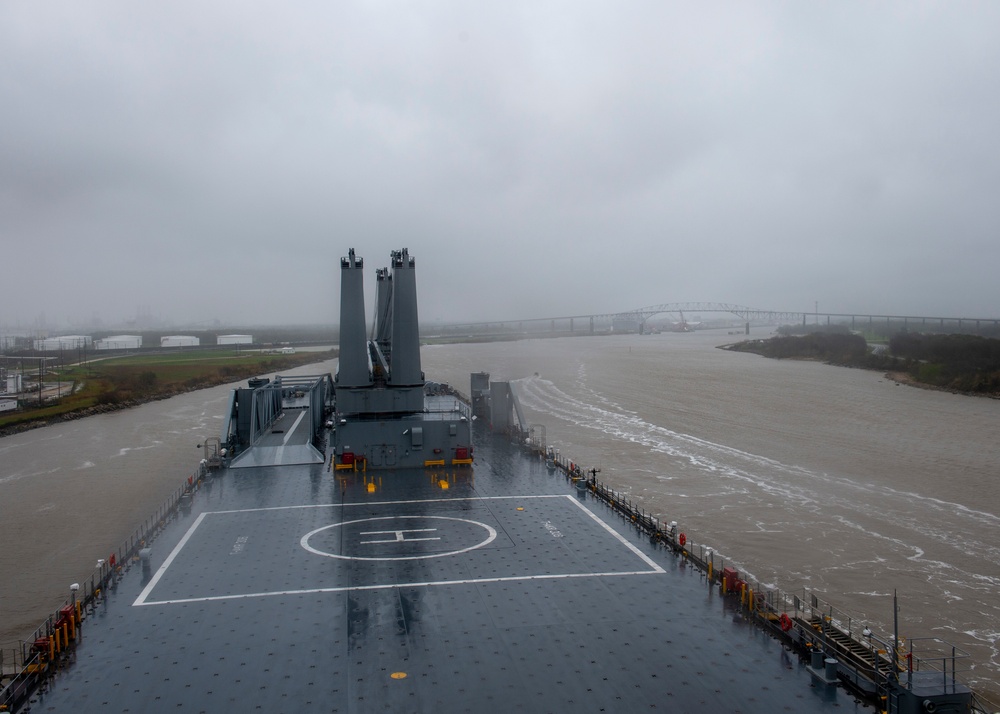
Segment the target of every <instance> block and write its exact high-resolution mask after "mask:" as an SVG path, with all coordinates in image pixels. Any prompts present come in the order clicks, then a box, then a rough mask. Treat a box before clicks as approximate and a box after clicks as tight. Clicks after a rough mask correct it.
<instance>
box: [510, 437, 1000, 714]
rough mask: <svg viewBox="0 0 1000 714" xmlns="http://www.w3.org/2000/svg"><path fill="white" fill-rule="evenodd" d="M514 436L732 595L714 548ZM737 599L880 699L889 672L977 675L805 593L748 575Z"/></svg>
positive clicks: (982, 706) (947, 652)
mask: <svg viewBox="0 0 1000 714" xmlns="http://www.w3.org/2000/svg"><path fill="white" fill-rule="evenodd" d="M512 431H514V432H517V430H512ZM510 436H511V438H512V440H514V441H515V443H518V444H520V445H521V446H522V448H524V449H526V450H528V451H529V452H531V453H533V454H535V455H536V456H537V457H538V458H540V459H544V460H545V461H546V462H547V463H548V464H549V465H550V466H551V467H554V468H556V469H558V470H559V471H561V472H562V473H563V474H564V476H565V477H566V478H567V479H569V480H571V481H573V482H574V483H576V484H577V485H578V487H581V486H582V487H583V488H586V490H588V491H590V492H591V493H592V494H593V495H594V496H595V497H597V498H598V499H600V500H601V501H603V502H604V503H606V504H607V505H608V506H609V507H611V508H612V509H613V510H615V511H617V512H618V513H619V514H620V515H621V516H622V518H624V519H625V520H627V521H629V522H631V523H632V524H634V525H635V527H636V528H637V529H638V530H640V531H642V532H643V533H644V534H645V535H648V536H649V537H650V539H651V540H652V541H653V542H654V543H659V544H660V545H662V546H665V547H668V548H670V549H671V550H672V551H674V552H675V553H677V554H679V555H681V556H682V557H684V558H685V559H686V560H687V561H688V562H690V563H691V564H693V565H695V566H696V567H697V568H698V569H699V570H700V571H701V572H702V573H703V574H704V576H705V578H706V580H707V582H708V584H709V585H715V584H718V585H719V587H720V588H721V589H722V591H723V592H724V593H725V592H726V586H725V582H726V581H725V578H724V572H725V569H726V561H725V559H724V558H722V557H721V556H720V555H719V554H718V553H716V552H714V551H713V549H712V548H711V547H709V546H706V545H703V544H699V543H695V542H693V541H692V539H691V538H690V537H689V536H688V535H686V534H685V533H683V532H681V531H680V528H679V526H678V525H677V523H676V522H675V521H670V522H669V523H666V522H664V521H662V520H661V519H660V518H659V517H657V516H654V515H653V514H650V513H648V512H646V511H645V510H644V508H643V507H642V506H641V505H640V504H637V503H634V502H633V501H632V500H631V497H630V495H629V494H627V493H625V492H621V491H617V490H615V489H613V488H611V487H609V486H608V485H606V484H604V483H602V482H601V481H599V480H598V478H597V473H598V472H599V469H589V470H588V469H585V468H583V467H581V466H580V465H579V464H576V463H574V462H573V461H570V460H569V459H566V458H565V457H563V456H562V455H561V454H560V453H559V451H558V450H557V449H555V448H554V447H552V446H546V445H545V444H544V442H541V443H540V440H538V439H532V438H530V436H532V434H530V433H529V432H517V433H512V434H511V435H510ZM734 570H737V569H734ZM731 594H734V595H738V596H739V598H740V600H739V603H740V607H741V608H743V609H744V610H745V611H746V612H747V613H748V614H749V615H750V616H751V617H752V618H753V619H755V620H756V621H757V622H758V624H760V625H761V626H762V627H764V628H765V629H766V630H768V631H769V632H771V634H773V635H775V636H776V637H779V638H783V639H784V640H785V641H787V642H789V643H790V644H792V645H794V646H796V647H797V648H798V649H799V650H800V651H806V652H816V653H820V654H824V655H825V654H835V655H836V659H837V660H838V664H839V665H841V666H840V667H839V668H838V670H839V676H840V678H841V679H844V680H845V681H846V682H848V683H849V684H851V685H852V686H853V687H854V688H855V689H856V690H858V691H861V692H863V693H865V694H866V695H868V696H870V697H873V698H876V699H877V698H878V697H880V696H884V694H885V691H886V682H887V678H888V677H889V676H890V673H891V672H895V673H896V675H895V676H896V677H898V675H900V674H903V673H905V672H907V671H909V670H910V669H911V668H916V667H920V668H923V669H924V670H931V671H940V672H942V676H944V677H951V678H952V681H954V682H958V677H957V675H958V674H959V673H962V672H968V671H970V670H971V667H965V668H960V662H962V661H965V658H966V657H968V655H967V653H964V652H962V651H961V650H959V649H958V648H954V647H953V646H952V645H951V644H950V643H947V642H945V641H943V640H939V639H936V638H920V639H916V640H911V641H909V645H908V644H907V640H905V639H904V638H899V641H898V642H894V640H895V638H893V637H892V636H886V635H882V634H879V633H877V632H875V631H874V630H873V629H872V628H871V627H870V626H869V624H868V622H867V620H865V619H858V618H857V617H854V616H852V615H851V614H850V613H847V612H845V611H843V610H841V609H839V608H837V607H836V606H834V605H833V604H831V603H829V602H827V601H825V600H823V599H822V598H821V597H819V596H818V595H816V594H815V593H812V592H809V591H808V590H807V589H806V588H801V589H799V590H796V591H794V592H783V591H781V590H780V589H778V588H775V587H772V586H768V585H765V584H762V583H760V582H759V581H758V580H756V579H755V578H753V577H750V576H748V575H747V574H746V573H742V574H741V576H740V577H739V579H738V585H737V588H736V592H735V593H731ZM914 643H921V646H920V647H919V648H918V647H917V646H915V645H914ZM931 643H936V647H935V648H928V647H927V646H926V645H929V644H931ZM894 649H895V651H893V650H894ZM996 711H1000V707H998V706H997V705H996V704H994V703H992V702H988V701H987V700H986V699H985V698H984V697H982V696H981V695H977V694H975V693H973V712H975V713H977V714H978V713H980V712H983V713H985V712H996Z"/></svg>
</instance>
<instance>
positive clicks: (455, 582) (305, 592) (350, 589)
mask: <svg viewBox="0 0 1000 714" xmlns="http://www.w3.org/2000/svg"><path fill="white" fill-rule="evenodd" d="M663 572H665V571H663V570H659V571H654V570H634V571H629V572H621V573H562V574H559V575H512V576H510V577H506V578H472V579H469V580H435V581H428V582H425V583H385V584H380V585H353V586H347V587H341V588H308V589H305V590H278V591H275V592H269V593H241V594H239V595H212V596H210V597H192V598H183V599H176V600H157V601H153V602H141V603H140V602H135V603H133V604H134V605H182V604H184V603H190V602H212V601H215V600H242V599H246V598H256V597H275V596H278V595H311V594H316V593H345V592H356V591H359V590H386V589H388V588H428V587H436V586H441V585H479V584H481V583H510V582H516V581H518V580H565V579H567V578H619V577H627V576H632V575H658V574H660V573H663Z"/></svg>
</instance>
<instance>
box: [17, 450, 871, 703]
mask: <svg viewBox="0 0 1000 714" xmlns="http://www.w3.org/2000/svg"><path fill="white" fill-rule="evenodd" d="M371 481H373V482H374V483H375V491H374V492H369V490H368V488H367V482H371ZM442 482H444V484H446V485H447V488H442V485H443V484H442ZM153 551H154V557H153V561H154V564H153V569H152V572H151V573H150V574H149V576H148V577H144V576H143V574H142V572H141V568H139V567H133V568H131V570H130V571H129V572H127V573H126V574H125V576H124V577H123V578H122V580H121V582H120V583H119V584H118V586H117V588H116V589H115V590H114V591H113V592H111V593H109V596H108V597H107V599H106V600H105V602H104V603H103V604H102V605H100V606H99V607H98V608H97V609H96V611H95V612H94V614H92V615H91V616H90V617H89V618H88V619H87V620H86V621H85V623H84V625H83V638H82V642H81V644H80V645H79V647H78V649H77V654H76V662H75V664H74V665H72V666H70V667H68V668H67V669H65V671H63V672H62V673H61V674H60V675H59V676H58V677H57V678H56V679H55V680H54V682H53V684H52V685H51V686H50V688H49V690H48V691H47V692H45V693H43V694H41V695H39V696H38V697H36V700H35V703H34V704H33V706H32V708H31V711H32V712H63V711H101V712H144V713H151V712H167V711H169V712H176V711H178V710H180V711H194V712H235V711H266V712H269V713H271V712H297V711H306V712H370V711H393V712H419V711H439V712H464V711H470V712H485V711H501V710H502V711H526V712H548V711H551V712H562V711H570V710H572V711H584V712H590V711H593V712H600V711H608V712H618V711H639V710H642V711H650V710H654V711H673V712H703V711H712V712H781V711H794V712H813V711H817V712H818V711H832V710H836V711H841V712H842V711H872V710H870V709H866V708H865V707H864V706H863V705H860V704H858V703H856V701H855V699H854V697H853V696H851V695H850V694H848V693H846V692H844V691H843V690H840V689H837V688H832V687H828V686H826V685H823V684H819V683H817V682H816V681H815V680H813V678H812V677H811V675H809V674H808V673H807V672H806V670H805V668H804V666H803V665H802V664H801V663H800V662H799V661H798V659H797V658H796V657H795V656H794V655H793V654H791V653H790V652H787V651H786V650H784V649H783V648H782V647H781V645H780V644H779V643H778V642H776V641H774V640H772V639H771V638H770V637H769V636H767V635H766V634H764V633H762V632H761V631H759V630H757V629H756V628H754V627H753V626H751V625H749V624H747V623H746V622H745V621H744V620H743V619H742V617H740V616H739V615H738V614H737V613H736V612H735V611H733V610H732V607H733V605H732V604H728V603H727V602H726V601H725V600H724V599H723V598H721V597H720V596H719V595H718V594H717V592H716V591H715V590H713V589H710V588H709V587H708V585H707V584H706V582H705V580H704V577H703V576H702V575H701V574H700V573H699V572H697V571H696V570H694V569H693V568H691V567H689V566H688V565H687V564H686V562H685V561H684V560H683V559H679V558H677V557H676V556H674V555H672V554H670V553H669V552H668V551H666V550H662V549H660V548H658V547H656V546H653V545H651V544H650V543H649V541H648V539H644V538H642V537H641V536H638V535H637V534H636V533H635V531H634V530H633V529H632V528H631V526H629V525H627V524H625V523H624V522H623V521H622V520H621V519H620V518H618V517H617V516H616V515H615V514H613V513H612V512H611V511H609V510H608V509H607V508H605V507H604V506H603V504H601V503H600V502H599V501H596V500H594V499H592V498H591V497H590V496H589V495H588V494H586V493H580V492H577V491H576V490H575V489H573V488H571V487H569V486H567V485H566V484H565V482H564V480H563V479H562V477H561V476H557V475H551V474H549V473H548V472H547V471H546V469H545V468H544V465H542V464H540V463H538V462H537V461H533V460H530V459H527V458H524V457H522V456H520V455H519V454H516V453H512V452H511V451H509V450H508V449H506V448H502V447H498V448H497V449H496V450H495V451H494V450H493V449H490V448H488V445H486V446H479V447H477V462H476V467H475V470H474V471H472V470H469V469H467V468H466V469H459V470H447V471H437V472H433V473H432V472H424V471H407V472H385V473H382V474H378V473H369V474H367V475H362V474H353V473H351V474H348V475H346V476H343V475H342V474H338V475H337V476H335V475H334V474H332V473H331V472H329V471H328V470H325V469H324V466H323V465H322V464H316V465H302V466H292V467H282V468H279V469H276V468H245V469H240V470H230V471H228V472H223V473H222V474H221V475H219V476H216V477H214V478H213V479H211V480H209V481H207V482H206V483H205V485H204V487H203V488H202V489H201V491H199V492H198V493H197V495H196V496H195V500H194V505H193V508H192V511H191V513H190V514H187V515H184V516H183V517H181V518H179V519H178V520H177V521H176V522H175V523H173V524H172V525H171V526H169V527H168V529H167V530H166V531H165V532H164V534H163V535H161V536H160V537H159V538H158V539H157V541H156V542H155V543H154V544H153Z"/></svg>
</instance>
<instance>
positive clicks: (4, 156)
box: [0, 0, 1000, 326]
mask: <svg viewBox="0 0 1000 714" xmlns="http://www.w3.org/2000/svg"><path fill="white" fill-rule="evenodd" d="M998 225H1000V3H997V2H992V1H990V2H979V3H977V2H919V1H917V0H907V1H905V2H889V1H885V2H874V1H873V2H847V1H841V0H838V1H837V2H806V1H794V2H791V1H790V2H784V3H770V2H745V1H740V2H733V3H712V2H708V3H694V2H666V1H657V2H614V3H612V2H606V3H596V2H585V1H581V0H573V1H567V2H544V1H539V0H529V1H528V2H518V1H517V0H508V1H505V2H471V1H469V0H463V1H460V2H359V3H352V2H332V3H331V2H299V3H262V2H253V1H246V0H240V1H239V2H208V3H205V2H189V1H187V0H172V1H171V2H166V3H136V2H116V3H112V2H82V3H81V2H78V1H77V0H66V1H61V0H54V1H52V2H45V1H42V2H39V1H38V0H25V1H22V0H4V2H2V3H0V236H2V245H3V263H2V265H3V270H2V273H0V280H2V284H3V289H2V292H0V295H2V298H0V325H7V326H13V325H16V324H18V323H21V324H30V323H31V322H33V321H34V320H36V318H37V317H38V315H39V314H40V313H43V312H44V314H45V316H46V318H47V320H48V321H49V322H56V323H65V322H67V321H84V320H89V319H90V318H91V317H92V316H94V315H98V316H99V317H100V318H101V319H102V320H103V321H104V322H105V323H114V322H117V321H121V320H124V319H127V318H130V317H134V316H135V314H136V312H137V310H139V309H142V310H145V311H148V312H149V313H151V314H152V315H154V316H159V317H163V318H166V319H169V320H172V321H174V322H175V323H178V324H179V323H185V322H190V323H197V322H204V321H209V320H213V319H219V320H222V321H223V322H226V323H242V324H255V323H275V322H283V323H316V322H335V321H336V320H337V317H338V314H339V313H338V302H339V290H340V276H339V272H340V267H339V259H340V257H341V256H343V255H346V254H347V250H348V249H349V248H351V247H354V248H355V249H356V250H357V252H358V254H359V255H361V256H363V257H364V258H365V261H366V268H367V270H366V283H367V286H368V287H369V288H372V286H373V284H374V269H375V268H376V267H378V266H382V265H385V264H387V262H388V257H389V251H390V250H392V249H395V248H401V247H408V248H409V250H410V253H411V255H413V256H414V257H415V258H416V261H417V286H418V291H419V295H420V317H421V319H422V320H436V319H444V320H478V319H502V318H511V319H514V318H524V317H535V316H537V317H547V316H555V315H571V314H586V313H594V312H611V311H617V310H627V309H629V308H636V307H640V306H644V305H654V304H659V303H667V302H687V301H704V302H726V303H737V304H741V305H749V306H751V307H756V308H763V309H773V310H788V311H792V310H807V311H811V310H812V309H813V307H814V304H815V302H816V301H818V302H819V309H820V311H829V312H861V313H892V314H913V315H954V316H972V317H979V316H982V317H1000V235H998ZM367 311H368V313H369V314H370V313H371V312H372V310H371V306H370V303H369V308H368V310H367Z"/></svg>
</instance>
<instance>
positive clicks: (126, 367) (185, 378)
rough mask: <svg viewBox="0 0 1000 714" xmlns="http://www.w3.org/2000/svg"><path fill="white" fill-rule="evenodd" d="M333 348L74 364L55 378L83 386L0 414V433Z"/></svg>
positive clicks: (222, 380)
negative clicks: (34, 406)
mask: <svg viewBox="0 0 1000 714" xmlns="http://www.w3.org/2000/svg"><path fill="white" fill-rule="evenodd" d="M335 355H336V351H335V350H328V351H324V352H301V353H297V354H278V355H272V354H267V353H263V352H261V353H247V352H243V353H237V352H233V353H232V354H228V353H226V354H219V353H217V352H213V353H207V354H206V353H200V352H188V353H182V354H179V355H134V356H131V357H122V358H116V359H110V360H106V361H102V362H100V363H96V364H95V363H87V364H83V365H73V366H70V367H68V368H65V369H63V370H60V372H59V373H54V375H55V378H57V379H59V380H62V381H73V382H74V383H76V382H84V383H85V384H86V387H85V388H84V389H74V390H72V392H73V393H72V394H71V395H70V396H68V397H66V398H64V400H60V401H59V402H57V403H56V404H50V405H47V406H44V407H42V408H37V409H31V410H26V411H22V412H17V413H14V414H8V415H5V416H4V417H2V418H0V437H4V436H10V435H13V434H19V433H22V432H25V431H29V430H31V429H38V428H40V427H44V426H50V425H52V424H60V423H63V422H68V421H74V420H76V419H83V418H85V417H89V416H95V415H97V414H109V413H112V412H117V411H121V410H123V409H132V408H134V407H137V406H140V405H142V404H148V403H149V402H155V401H160V400H163V399H170V398H171V397H176V396H178V395H180V394H187V393H189V392H194V391H197V390H199V389H206V388H208V387H216V386H219V385H222V384H229V383H232V382H235V381H239V380H243V379H249V378H250V377H254V376H257V375H260V374H270V373H275V372H282V371H287V370H289V369H292V368H294V367H300V366H303V365H307V364H314V363H317V362H323V361H326V360H329V359H331V358H332V357H334V356H335Z"/></svg>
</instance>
